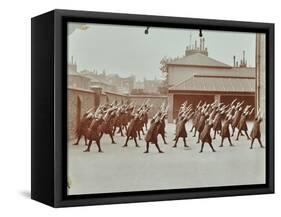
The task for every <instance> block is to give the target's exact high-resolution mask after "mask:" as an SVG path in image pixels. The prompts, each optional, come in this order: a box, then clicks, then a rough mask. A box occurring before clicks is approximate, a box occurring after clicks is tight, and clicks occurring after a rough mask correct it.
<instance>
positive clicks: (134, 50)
mask: <svg viewBox="0 0 281 217" xmlns="http://www.w3.org/2000/svg"><path fill="white" fill-rule="evenodd" d="M31 23H32V34H31V36H32V150H31V151H32V153H31V154H32V165H31V166H32V168H31V171H32V183H31V189H32V190H31V197H32V199H34V200H37V201H40V202H42V203H45V204H48V205H50V206H53V207H67V206H80V205H97V204H111V203H129V202H145V201H159V200H174V199H188V198H206V197H222V196H236V195H252V194H266V193H273V192H274V24H270V23H256V22H241V21H224V20H207V19H193V18H180V17H164V16H147V15H131V14H116V13H102V12H85V11H68V10H54V11H51V12H48V13H46V14H43V15H40V16H37V17H34V18H32V22H31Z"/></svg>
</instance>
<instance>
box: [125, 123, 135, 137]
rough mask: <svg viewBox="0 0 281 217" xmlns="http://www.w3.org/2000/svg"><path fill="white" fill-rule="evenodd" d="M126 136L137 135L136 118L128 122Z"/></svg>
mask: <svg viewBox="0 0 281 217" xmlns="http://www.w3.org/2000/svg"><path fill="white" fill-rule="evenodd" d="M127 136H128V137H132V138H136V137H137V119H132V120H131V121H130V123H129V126H128V130H127Z"/></svg>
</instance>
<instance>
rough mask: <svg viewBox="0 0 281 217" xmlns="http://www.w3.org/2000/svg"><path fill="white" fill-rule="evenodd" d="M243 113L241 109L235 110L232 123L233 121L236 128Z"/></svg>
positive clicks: (233, 126)
mask: <svg viewBox="0 0 281 217" xmlns="http://www.w3.org/2000/svg"><path fill="white" fill-rule="evenodd" d="M241 114H242V110H241V111H239V110H236V111H235V113H234V116H233V119H232V123H231V126H232V128H235V127H237V126H238V123H239V121H240V118H241Z"/></svg>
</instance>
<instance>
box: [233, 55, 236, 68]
mask: <svg viewBox="0 0 281 217" xmlns="http://www.w3.org/2000/svg"><path fill="white" fill-rule="evenodd" d="M235 64H236V61H235V56H233V67H235Z"/></svg>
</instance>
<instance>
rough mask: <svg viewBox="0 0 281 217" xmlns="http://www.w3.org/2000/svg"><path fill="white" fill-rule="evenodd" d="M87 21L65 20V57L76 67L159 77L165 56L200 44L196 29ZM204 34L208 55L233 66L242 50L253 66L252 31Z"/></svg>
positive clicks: (253, 35)
mask: <svg viewBox="0 0 281 217" xmlns="http://www.w3.org/2000/svg"><path fill="white" fill-rule="evenodd" d="M86 25H87V27H88V28H87V29H84V30H81V29H79V28H78V29H76V30H74V31H73V29H74V27H76V26H77V23H68V29H69V32H71V34H70V33H69V34H68V52H67V53H68V61H69V62H70V61H71V56H73V58H74V61H76V63H77V66H78V71H82V70H91V71H92V70H93V69H95V70H98V71H99V72H100V73H101V72H102V71H103V70H105V72H106V73H111V74H114V73H117V74H119V75H120V76H122V77H126V76H130V75H135V76H136V78H137V80H142V79H143V78H144V77H145V78H146V79H155V78H157V79H161V78H163V76H162V73H161V70H160V61H161V59H162V58H163V57H164V56H166V57H171V58H175V57H177V56H183V55H184V52H185V49H186V46H189V45H190V41H191V42H192V43H191V44H194V41H195V40H197V46H199V31H198V30H192V29H175V28H158V27H157V28H156V27H151V28H150V29H149V34H144V30H145V28H146V27H145V26H143V27H141V26H140V27H139V26H125V25H108V24H94V23H91V24H86ZM70 30H71V31H70ZM190 36H191V37H190ZM203 37H204V38H205V47H207V48H208V52H209V57H211V58H214V59H216V60H218V61H221V62H223V63H226V64H228V65H231V66H232V65H233V56H236V60H239V61H240V59H242V54H243V50H245V53H246V55H245V56H246V60H247V62H248V65H249V66H253V67H254V66H255V43H256V42H255V37H256V36H255V33H242V32H226V31H207V30H203ZM190 38H191V40H190Z"/></svg>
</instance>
